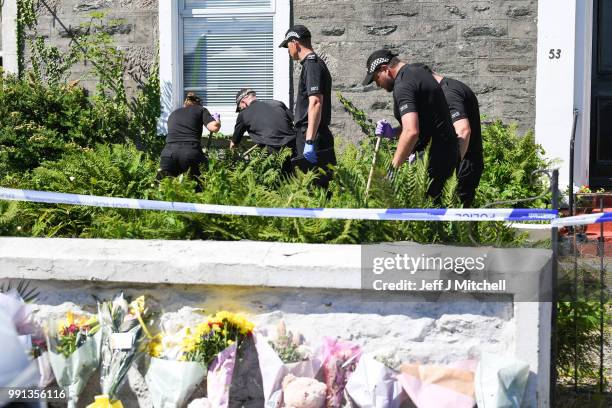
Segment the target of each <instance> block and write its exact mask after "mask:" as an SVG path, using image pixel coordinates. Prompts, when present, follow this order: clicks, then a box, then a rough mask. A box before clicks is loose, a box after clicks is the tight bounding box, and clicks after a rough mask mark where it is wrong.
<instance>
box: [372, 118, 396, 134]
mask: <svg viewBox="0 0 612 408" xmlns="http://www.w3.org/2000/svg"><path fill="white" fill-rule="evenodd" d="M374 133H375V134H376V136H380V137H385V138H387V139H393V127H392V126H391V124H390V123H389V122H387V120H386V119H383V120H379V121H378V122H376V131H375V132H374Z"/></svg>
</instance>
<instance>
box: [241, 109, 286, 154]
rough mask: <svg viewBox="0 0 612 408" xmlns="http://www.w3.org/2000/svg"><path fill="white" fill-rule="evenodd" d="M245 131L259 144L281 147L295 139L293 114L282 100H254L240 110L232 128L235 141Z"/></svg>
mask: <svg viewBox="0 0 612 408" xmlns="http://www.w3.org/2000/svg"><path fill="white" fill-rule="evenodd" d="M245 131H247V132H248V133H249V136H250V137H251V140H252V141H253V142H254V143H256V144H259V145H265V146H271V147H281V146H286V145H288V144H289V143H290V142H292V141H293V140H295V130H294V127H293V115H292V114H291V111H289V109H287V106H285V104H284V103H283V102H281V101H276V100H266V101H261V100H254V101H253V102H251V103H250V104H249V106H247V107H246V108H245V109H243V110H242V111H240V113H239V114H238V118H237V119H236V128H235V130H234V142H235V143H238V142H239V138H242V135H243V134H244V132H245ZM237 139H238V140H237Z"/></svg>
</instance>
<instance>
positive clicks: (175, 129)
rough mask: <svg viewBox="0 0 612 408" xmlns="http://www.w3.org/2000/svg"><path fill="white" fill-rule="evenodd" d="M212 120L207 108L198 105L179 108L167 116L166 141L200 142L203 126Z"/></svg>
mask: <svg viewBox="0 0 612 408" xmlns="http://www.w3.org/2000/svg"><path fill="white" fill-rule="evenodd" d="M212 121H214V119H213V117H212V116H211V115H210V112H209V111H208V109H206V108H205V107H203V106H200V105H191V106H187V107H183V108H179V109H177V110H175V111H174V112H172V113H171V114H170V117H169V118H168V135H167V136H166V143H175V142H198V143H199V142H200V140H201V138H202V132H203V131H204V126H206V125H208V124H209V123H210V122H212Z"/></svg>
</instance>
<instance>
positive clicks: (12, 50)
mask: <svg viewBox="0 0 612 408" xmlns="http://www.w3.org/2000/svg"><path fill="white" fill-rule="evenodd" d="M1 25H2V27H1V29H2V47H0V56H2V69H3V70H4V71H5V72H10V73H13V74H17V73H18V71H19V62H18V60H17V0H4V3H2V24H1Z"/></svg>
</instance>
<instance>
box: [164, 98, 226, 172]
mask: <svg viewBox="0 0 612 408" xmlns="http://www.w3.org/2000/svg"><path fill="white" fill-rule="evenodd" d="M204 127H206V129H207V130H209V131H210V132H218V131H219V129H220V128H221V122H220V115H219V114H218V113H214V114H213V115H211V114H210V112H209V111H208V109H206V108H205V107H203V106H202V101H201V100H200V98H199V97H198V96H197V95H196V94H195V93H193V92H189V93H188V94H187V97H186V98H185V102H184V104H183V107H182V108H179V109H177V110H175V111H174V112H172V113H171V114H170V116H169V117H168V135H167V136H166V146H165V147H164V150H162V153H161V163H160V167H161V169H160V172H159V173H158V178H162V177H165V176H178V175H179V174H182V173H186V172H187V171H189V172H190V174H191V176H194V177H197V176H199V175H200V164H201V163H203V162H205V161H206V157H205V156H204V153H202V145H201V139H202V133H203V130H204Z"/></svg>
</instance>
